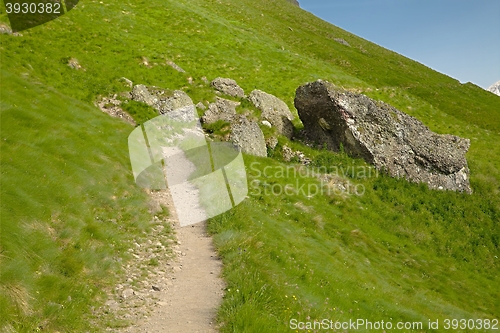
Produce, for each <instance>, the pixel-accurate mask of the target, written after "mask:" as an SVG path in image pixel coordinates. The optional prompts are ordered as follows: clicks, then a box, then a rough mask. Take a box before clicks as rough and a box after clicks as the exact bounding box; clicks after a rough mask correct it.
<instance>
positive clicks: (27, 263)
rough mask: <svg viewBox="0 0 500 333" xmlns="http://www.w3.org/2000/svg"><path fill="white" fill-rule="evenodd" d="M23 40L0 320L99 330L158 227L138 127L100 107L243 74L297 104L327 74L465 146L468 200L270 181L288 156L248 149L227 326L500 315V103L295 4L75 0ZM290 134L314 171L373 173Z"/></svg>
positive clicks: (391, 184)
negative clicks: (136, 163)
mask: <svg viewBox="0 0 500 333" xmlns="http://www.w3.org/2000/svg"><path fill="white" fill-rule="evenodd" d="M2 10H3V7H2ZM0 20H1V21H3V22H6V16H5V13H4V12H2V13H1V15H0ZM22 34H23V36H22V37H19V36H11V35H0V42H1V45H0V69H1V81H0V84H1V90H0V93H1V98H0V103H1V104H0V106H1V135H0V136H1V140H0V145H1V146H0V147H1V157H0V158H1V228H2V229H1V249H0V251H1V252H0V260H1V262H0V264H1V271H0V318H1V319H0V327H1V328H2V329H4V330H7V329H10V330H12V331H20V332H31V331H33V330H35V329H36V328H38V329H41V330H46V331H60V332H75V331H86V330H95V331H100V330H102V329H103V328H104V327H105V326H106V325H107V321H106V320H102V319H99V318H95V315H94V314H93V312H92V311H91V307H92V306H95V307H97V306H99V305H100V304H102V302H103V300H104V293H103V290H104V289H105V287H106V286H107V285H109V284H111V283H112V281H113V276H114V275H116V274H123V272H120V271H119V270H118V268H117V267H118V264H117V262H118V261H119V259H120V258H121V260H127V258H126V257H125V256H123V255H122V254H121V253H122V252H123V250H125V249H127V248H128V247H129V244H130V242H131V240H132V239H133V238H134V237H139V235H141V232H142V231H143V230H145V229H147V223H148V221H149V219H150V214H149V212H148V210H147V197H146V196H145V194H144V193H143V192H142V191H140V189H138V188H137V187H136V186H135V184H134V182H133V178H132V175H131V172H130V166H129V162H128V150H127V147H126V142H127V141H126V140H127V136H128V134H129V133H130V132H131V130H132V127H130V126H129V125H126V124H124V123H122V122H121V121H119V120H114V119H111V118H108V116H106V115H104V114H103V113H101V112H100V111H99V110H97V109H96V108H95V106H94V104H93V103H94V101H95V100H96V98H97V97H98V96H99V95H107V94H110V93H118V92H120V91H125V90H126V89H127V88H126V86H125V85H123V83H122V82H121V81H120V78H121V77H127V78H128V79H131V80H132V81H133V82H135V83H143V84H149V85H157V86H160V87H164V88H173V89H183V90H185V91H186V92H187V93H188V94H189V95H190V96H191V97H192V98H193V100H194V101H195V103H196V102H198V101H201V100H213V99H214V94H213V92H212V91H211V89H210V88H209V87H208V85H206V84H205V83H203V81H202V80H201V78H202V77H203V76H206V77H207V78H208V79H209V80H211V79H213V78H215V77H217V76H222V77H231V78H233V79H235V80H237V81H238V83H239V84H240V85H241V86H242V87H243V88H244V89H245V91H246V92H247V93H249V92H250V91H251V90H252V89H254V88H258V89H261V90H264V91H266V92H268V93H272V94H275V95H276V96H278V97H280V98H282V99H283V100H284V101H285V102H286V103H287V104H288V105H289V106H290V108H291V109H292V110H294V109H293V97H294V92H295V89H296V88H297V87H298V86H299V85H300V84H303V83H305V82H308V81H312V80H316V79H320V78H321V79H324V80H329V81H331V82H333V83H335V84H337V85H339V86H343V87H345V88H346V89H350V90H355V91H358V92H363V93H364V94H366V95H368V96H370V97H372V98H376V99H380V100H383V101H385V102H387V103H390V104H392V105H394V106H396V107H398V108H399V109H401V110H402V111H404V112H407V113H408V114H410V115H413V116H415V117H417V118H418V119H420V120H421V121H423V122H424V123H425V124H426V125H427V126H429V127H430V128H431V129H432V130H434V131H436V132H439V133H451V134H456V135H460V136H462V137H467V138H470V139H471V149H470V151H469V153H468V154H467V158H468V161H469V166H470V169H471V185H472V188H473V189H474V194H472V195H470V196H468V195H464V194H458V193H448V192H446V193H443V192H435V191H429V190H428V189H427V188H426V187H425V186H421V185H415V184H409V183H407V182H405V181H402V180H395V179H391V178H388V177H386V176H384V175H378V176H373V175H372V177H357V176H356V175H355V176H354V177H352V176H351V177H350V176H349V175H346V177H342V178H343V179H344V180H343V181H349V182H351V183H352V184H354V185H359V186H360V187H359V188H363V189H364V192H363V195H359V196H358V195H351V196H343V195H338V194H336V193H326V195H315V196H311V195H310V193H309V195H307V194H308V193H305V194H306V195H304V192H303V191H300V188H301V186H306V187H307V186H309V185H311V186H317V185H318V180H317V179H316V178H315V177H308V176H306V177H295V176H294V175H293V174H292V175H290V174H288V175H287V176H281V175H276V174H275V173H272V174H267V175H265V174H264V173H263V172H264V168H265V167H271V170H280V168H287V167H288V166H289V165H288V164H286V163H284V162H283V161H280V159H279V158H277V159H271V158H266V159H257V158H253V157H246V164H247V167H248V172H249V176H250V177H249V178H250V179H249V181H250V185H251V186H250V194H249V199H247V200H246V201H245V202H244V203H242V204H241V205H240V206H238V207H237V208H236V209H234V210H232V211H230V212H228V213H226V214H223V215H221V216H220V217H217V218H214V219H212V220H211V221H210V223H209V226H210V230H211V232H213V234H214V237H215V241H216V245H217V248H218V249H219V251H220V254H221V257H222V258H223V261H224V265H225V266H224V278H225V279H226V281H227V283H228V290H227V293H226V297H225V300H224V303H223V305H222V307H221V309H220V311H219V317H218V319H219V321H220V322H221V323H222V331H223V332H281V331H283V332H287V331H289V330H290V329H289V326H288V324H289V321H290V320H291V319H293V318H295V319H298V320H302V321H304V320H306V319H307V318H310V320H314V319H316V320H321V319H323V318H328V319H332V320H334V321H335V320H349V319H353V320H354V319H357V318H366V319H369V320H372V321H377V320H385V321H388V320H392V321H394V322H396V321H406V320H408V321H424V322H426V323H427V320H428V319H432V320H436V319H440V321H441V323H442V322H443V320H444V319H445V318H457V319H462V318H464V319H470V318H471V319H476V318H489V319H492V318H499V316H500V301H499V300H500V290H499V289H498V287H497V286H498V285H500V279H499V277H498V276H499V274H498V272H499V271H500V263H499V256H500V249H499V242H500V227H499V221H500V200H499V197H500V193H499V192H500V159H499V158H498V156H500V145H498V142H499V140H500V98H499V97H497V96H495V95H493V94H491V93H489V92H486V91H484V90H482V89H481V88H479V87H477V86H474V85H472V84H465V85H462V84H460V83H459V82H458V81H456V80H454V79H452V78H449V77H447V76H444V75H442V74H439V73H437V72H434V71H432V70H430V69H429V68H426V67H425V66H423V65H421V64H419V63H416V62H414V61H412V60H410V59H407V58H404V57H402V56H400V55H398V54H396V53H394V52H391V51H388V50H386V49H383V48H380V47H378V46H377V45H374V44H372V43H370V42H368V41H366V40H363V39H361V38H359V37H356V36H354V35H352V34H350V33H348V32H345V31H343V30H341V29H338V28H336V27H335V26H332V25H330V24H328V23H326V22H323V21H321V20H320V19H318V18H316V17H314V16H313V15H311V14H309V13H307V12H304V11H303V10H301V9H300V8H297V7H296V6H294V5H291V4H289V3H288V2H287V1H285V0H252V1H250V0H232V1H230V0H218V1H215V0H176V1H171V0H150V1H117V0H103V1H86V0H81V1H80V2H79V4H78V6H77V7H75V8H74V9H73V10H72V11H70V12H69V13H68V14H66V15H64V16H62V17H61V18H59V19H57V20H54V21H51V22H49V23H47V24H45V25H42V26H39V27H36V28H33V29H30V30H27V31H23V32H22ZM334 38H343V39H345V40H346V41H347V42H348V43H349V44H350V45H351V47H348V46H345V45H342V44H340V43H338V42H336V41H335V40H334ZM71 58H75V59H77V60H78V62H79V63H80V64H81V66H82V67H83V68H82V69H80V70H76V69H72V68H70V67H69V66H67V63H68V60H69V59H71ZM143 58H147V60H148V63H149V65H148V66H146V65H143V64H142V63H143V61H144V59H143ZM168 60H170V61H175V63H176V64H178V65H179V66H180V67H182V68H183V69H185V70H186V73H179V72H177V71H175V70H174V69H172V68H171V67H170V66H168V65H167V61H168ZM190 77H191V78H192V79H193V81H194V83H193V84H189V83H188V78H190ZM294 112H295V111H294ZM136 117H137V118H136V120H139V121H141V119H144V118H143V116H142V115H141V114H137V115H136ZM141 117H142V118H141ZM296 124H297V126H298V127H300V122H299V121H296ZM280 140H281V141H280V145H283V144H288V145H289V146H292V147H294V148H295V149H300V150H302V151H304V152H306V154H307V155H309V156H310V157H312V158H313V161H314V165H316V166H318V167H320V166H328V167H332V166H333V167H335V166H336V167H338V168H341V167H343V168H347V167H354V166H355V167H360V168H365V167H367V166H366V165H365V164H364V163H363V162H361V161H356V160H352V159H350V158H349V157H347V156H344V155H342V154H333V153H329V152H320V151H315V150H312V149H310V148H308V147H305V146H302V145H301V144H300V143H290V142H286V140H285V139H283V138H281V139H280ZM276 155H277V154H276ZM267 170H269V169H267ZM273 186H274V188H275V189H277V188H284V187H285V186H287V187H289V188H290V189H291V192H290V193H291V194H289V195H283V194H281V195H274V193H270V192H269V189H271V191H272V189H273ZM302 188H303V187H302ZM313 188H314V187H313ZM266 191H267V192H266ZM110 272H114V273H116V274H109V273H110ZM390 318H392V319H390ZM407 331H411V330H407ZM415 331H418V330H415ZM440 331H444V330H443V327H442V326H441V330H440Z"/></svg>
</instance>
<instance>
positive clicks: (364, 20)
mask: <svg viewBox="0 0 500 333" xmlns="http://www.w3.org/2000/svg"><path fill="white" fill-rule="evenodd" d="M299 2H300V6H301V7H302V8H303V9H305V10H307V11H309V12H311V13H313V14H314V15H316V16H318V17H320V18H322V19H323V20H325V21H328V22H330V23H332V24H334V25H336V26H338V27H340V28H342V29H344V30H347V31H349V32H351V33H353V34H355V35H358V36H360V37H362V38H364V39H367V40H369V41H372V42H374V43H376V44H378V45H381V46H383V47H385V48H388V49H390V50H393V51H395V52H397V53H400V54H402V55H404V56H406V57H408V58H411V59H414V60H416V61H418V62H420V63H422V64H424V65H426V66H428V67H430V68H432V69H434V70H437V71H439V72H441V73H444V74H446V75H449V76H451V77H453V78H455V79H457V80H459V81H460V82H463V83H464V82H468V81H470V82H472V83H475V84H477V85H478V86H480V87H483V88H487V87H489V86H490V85H492V84H493V83H495V82H497V81H498V80H500V0H299Z"/></svg>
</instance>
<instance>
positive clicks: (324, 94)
mask: <svg viewBox="0 0 500 333" xmlns="http://www.w3.org/2000/svg"><path fill="white" fill-rule="evenodd" d="M295 107H296V108H297V110H298V112H299V116H300V119H301V120H302V122H303V124H304V129H305V132H306V136H307V137H308V138H309V139H310V140H313V141H315V142H317V143H319V144H322V145H326V146H327V147H328V148H329V149H331V150H334V151H338V150H339V149H340V147H341V146H342V147H343V148H344V150H345V151H346V152H347V153H348V154H350V155H351V156H354V157H360V158H363V159H364V160H366V161H367V162H369V163H371V164H373V165H375V167H376V168H377V169H381V170H386V171H387V172H388V173H389V174H390V175H391V176H393V177H404V178H406V179H408V180H411V181H414V182H425V183H427V184H428V185H429V187H430V188H432V189H447V190H454V191H463V192H467V193H471V192H472V190H471V188H470V184H469V168H468V165H467V160H466V159H465V153H466V152H467V150H468V149H469V146H470V140H468V139H463V138H460V137H457V136H454V135H448V134H447V135H442V134H436V133H434V132H432V131H430V130H429V128H427V127H426V126H425V125H423V124H422V123H421V122H420V121H418V120H417V119H415V118H413V117H411V116H409V115H407V114H405V113H403V112H401V111H399V110H397V109H395V108H394V107H392V106H390V105H388V104H385V103H383V102H377V101H374V100H372V99H370V98H368V97H367V96H364V95H358V94H354V93H351V92H348V91H344V90H341V89H339V88H337V87H335V86H334V85H333V84H331V83H329V82H325V81H321V80H318V81H316V82H312V83H308V84H306V85H303V86H301V87H299V88H298V89H297V91H296V97H295Z"/></svg>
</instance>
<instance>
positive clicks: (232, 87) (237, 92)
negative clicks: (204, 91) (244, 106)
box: [211, 77, 245, 98]
mask: <svg viewBox="0 0 500 333" xmlns="http://www.w3.org/2000/svg"><path fill="white" fill-rule="evenodd" d="M211 85H212V87H214V88H215V89H217V90H218V91H220V92H222V93H224V94H226V95H229V96H233V97H240V98H243V97H245V91H243V89H242V88H241V87H240V86H239V85H238V84H237V83H236V81H234V80H232V79H227V78H222V77H218V78H216V79H215V80H213V81H212V83H211Z"/></svg>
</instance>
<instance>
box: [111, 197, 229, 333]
mask: <svg viewBox="0 0 500 333" xmlns="http://www.w3.org/2000/svg"><path fill="white" fill-rule="evenodd" d="M151 195H152V197H153V199H154V200H155V201H156V202H159V203H161V204H162V205H164V206H167V207H168V208H169V210H170V212H173V215H174V216H171V217H170V218H169V220H170V223H171V224H172V225H173V229H174V230H175V232H176V241H174V242H173V244H172V248H173V250H174V253H175V255H174V257H173V258H172V259H170V260H168V262H167V263H166V265H167V268H166V269H165V267H160V266H158V267H156V268H155V269H154V272H151V273H150V274H149V278H148V279H147V280H148V281H147V282H145V283H143V285H145V288H146V289H149V290H148V291H147V292H144V291H137V292H135V291H134V293H133V296H131V297H130V299H132V298H134V297H137V295H139V296H141V295H146V296H147V295H149V296H151V297H153V299H154V300H153V301H152V302H149V304H148V302H145V304H144V306H146V307H149V308H150V310H149V311H145V313H144V315H141V316H136V315H134V314H132V315H131V316H130V317H129V318H130V320H132V321H135V323H134V324H133V325H132V326H129V327H127V328H124V329H120V330H119V332H124V333H139V332H141V333H142V332H148V333H160V332H161V333H169V332H172V333H181V332H186V333H196V332H200V333H202V332H203V333H215V332H218V330H217V326H216V323H215V316H216V311H217V309H218V307H219V305H220V303H221V301H222V296H223V293H224V287H225V286H224V282H223V280H222V279H221V278H220V273H221V268H222V263H221V261H220V260H219V259H218V257H217V254H216V252H215V251H214V248H213V245H212V238H211V237H209V236H208V235H207V232H206V223H205V222H201V223H198V224H195V225H190V226H186V227H181V226H180V225H179V223H178V222H177V219H176V217H175V210H174V209H173V202H172V198H171V196H170V194H169V193H168V191H161V192H152V193H151ZM154 281H157V282H158V283H156V285H154V284H153V283H154ZM153 285H154V287H152V286H153ZM155 287H156V288H155ZM129 293H130V292H129ZM130 311H132V312H133V311H134V307H131V309H130ZM141 312H144V309H141Z"/></svg>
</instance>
